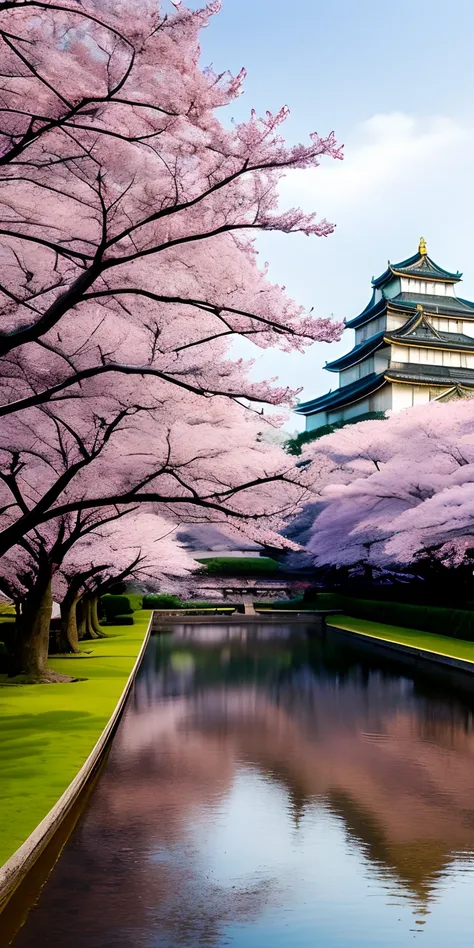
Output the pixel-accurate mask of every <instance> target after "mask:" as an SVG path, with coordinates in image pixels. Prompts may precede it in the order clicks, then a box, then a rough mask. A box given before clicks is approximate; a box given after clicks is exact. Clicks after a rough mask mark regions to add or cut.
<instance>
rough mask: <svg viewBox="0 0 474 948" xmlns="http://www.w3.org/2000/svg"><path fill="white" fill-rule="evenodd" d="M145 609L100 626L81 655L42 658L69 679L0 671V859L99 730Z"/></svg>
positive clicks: (140, 634) (50, 800) (140, 635)
mask: <svg viewBox="0 0 474 948" xmlns="http://www.w3.org/2000/svg"><path fill="white" fill-rule="evenodd" d="M150 615H151V612H150V611H149V610H147V611H142V612H136V613H135V615H134V619H135V625H133V626H123V627H121V626H115V627H114V626H108V627H107V630H106V631H107V636H109V637H108V638H106V639H98V640H97V641H96V640H94V641H93V642H87V643H83V646H82V647H83V649H84V650H86V649H87V650H88V651H90V654H89V655H86V654H84V655H83V656H82V655H81V656H70V657H69V656H64V657H63V658H55V659H52V660H51V661H50V663H49V664H50V666H51V668H53V669H54V670H55V671H58V672H62V673H63V674H65V675H74V676H77V677H78V678H85V679H87V680H86V681H78V682H74V683H72V684H51V685H15V684H8V683H7V682H8V680H7V679H6V678H5V676H0V721H1V727H0V787H1V790H0V812H1V820H0V865H3V863H4V862H6V860H7V859H8V858H9V857H10V856H11V855H12V853H14V852H15V850H16V849H18V847H19V846H20V845H21V844H22V843H23V842H24V841H25V839H26V838H27V837H28V836H29V834H30V833H31V832H32V831H33V830H34V828H35V827H36V826H37V825H38V823H40V822H41V820H42V819H43V817H44V816H46V814H47V813H48V811H49V810H50V809H51V807H52V806H53V805H54V804H55V803H56V801H57V800H58V799H59V797H60V796H61V794H62V793H63V791H64V790H65V789H66V787H68V786H69V784H70V783H71V781H72V780H73V778H74V777H75V775H76V774H77V772H78V771H79V770H80V768H81V767H82V764H83V763H84V761H85V760H86V759H87V757H88V756H89V754H90V752H91V750H92V748H93V746H94V744H95V743H96V741H97V740H98V738H99V737H100V735H101V733H102V731H103V730H104V728H105V726H106V724H107V722H108V720H109V718H110V717H111V715H112V712H113V710H114V708H115V706H116V704H117V702H118V699H119V697H120V695H121V693H122V691H123V689H124V687H125V684H126V681H127V679H128V677H129V675H130V672H131V670H132V668H133V665H134V663H135V660H136V657H137V655H138V652H139V651H140V647H141V645H142V642H143V639H144V636H145V633H146V630H147V627H148V623H149V619H150Z"/></svg>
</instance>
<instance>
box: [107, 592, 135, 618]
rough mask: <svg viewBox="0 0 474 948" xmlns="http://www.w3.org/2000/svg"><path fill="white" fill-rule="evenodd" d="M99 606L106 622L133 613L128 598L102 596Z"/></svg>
mask: <svg viewBox="0 0 474 948" xmlns="http://www.w3.org/2000/svg"><path fill="white" fill-rule="evenodd" d="M100 604H101V606H102V609H103V610H104V612H105V618H106V620H107V622H113V620H114V619H115V618H116V616H127V615H131V613H133V609H132V606H131V605H130V600H129V598H128V596H111V595H106V596H102V597H101V600H100ZM130 624H131V623H130Z"/></svg>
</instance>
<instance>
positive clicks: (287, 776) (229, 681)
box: [15, 625, 474, 948]
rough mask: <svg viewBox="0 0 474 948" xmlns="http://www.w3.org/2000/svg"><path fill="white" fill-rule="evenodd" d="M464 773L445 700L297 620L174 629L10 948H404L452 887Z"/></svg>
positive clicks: (473, 741) (464, 832)
mask: <svg viewBox="0 0 474 948" xmlns="http://www.w3.org/2000/svg"><path fill="white" fill-rule="evenodd" d="M309 631H310V630H309ZM473 764H474V731H473V716H472V705H471V704H470V702H469V700H468V699H467V698H466V699H465V700H464V699H461V698H459V697H458V696H457V695H456V693H455V692H454V691H451V692H447V691H445V692H444V693H442V691H441V689H440V686H439V685H438V684H437V685H436V686H435V687H434V686H433V685H432V684H431V683H430V681H429V680H426V681H423V680H422V679H421V678H420V677H419V676H418V677H417V678H415V679H414V678H412V677H409V675H407V673H400V672H399V671H398V670H396V669H394V667H393V666H389V665H387V664H385V665H384V663H381V662H380V661H379V660H372V661H371V660H370V659H368V658H366V657H365V656H361V655H360V654H357V653H356V652H354V651H351V650H350V649H348V648H347V647H344V646H341V644H340V643H339V642H337V641H336V640H335V639H333V638H331V637H330V636H328V637H327V638H326V637H324V636H321V635H313V636H312V635H311V634H310V635H307V630H306V629H305V628H304V627H302V626H294V627H293V628H292V627H291V626H289V625H287V626H284V625H278V626H275V627H271V626H268V625H267V626H262V627H258V626H253V627H252V626H248V627H245V626H242V627H235V626H233V627H230V626H229V627H226V626H225V625H223V626H219V627H217V626H215V625H209V626H205V625H203V626H200V627H196V626H190V627H186V626H181V627H177V628H176V630H175V632H174V633H173V635H159V636H155V637H154V638H153V639H152V640H151V642H150V645H149V648H148V650H147V653H146V656H145V659H144V663H143V665H142V668H141V670H140V674H139V678H138V680H137V683H136V686H135V688H134V691H133V695H132V697H131V699H130V701H129V704H128V708H127V712H126V715H125V717H124V719H123V721H122V724H121V726H120V729H119V731H118V733H117V736H116V738H115V741H114V745H113V748H112V752H111V755H110V758H109V761H108V764H107V767H106V769H105V770H104V772H103V775H102V777H101V779H100V781H99V784H98V787H97V789H96V791H95V793H94V795H93V798H92V802H91V804H90V806H89V808H88V810H87V813H86V814H85V816H84V818H83V819H82V821H81V823H80V824H79V827H78V829H77V830H76V831H75V833H74V834H73V836H72V838H71V840H70V842H69V843H68V845H67V847H66V849H65V851H64V853H63V855H62V857H61V859H60V861H59V863H58V864H57V867H56V869H55V871H54V873H53V874H52V877H51V878H50V880H49V881H48V883H47V885H46V886H45V889H44V891H43V895H42V897H41V899H40V901H39V905H38V907H37V908H36V909H35V910H33V911H32V912H31V914H30V916H29V919H28V922H27V924H26V926H25V927H24V929H23V930H22V931H21V933H20V934H19V935H18V936H17V939H16V940H15V946H16V948H22V946H30V945H37V944H43V941H44V942H45V943H46V941H47V943H48V945H49V948H56V946H59V945H61V946H62V945H65V944H67V945H68V946H72V948H79V946H81V948H82V946H85V945H87V946H88V948H99V946H100V948H107V946H109V945H110V946H114V948H129V946H130V948H132V946H133V948H141V946H146V948H149V946H153V948H175V946H188V945H189V946H193V948H194V946H219V948H220V946H223V945H227V944H229V945H235V946H239V948H240V946H247V945H248V946H249V948H256V946H259V948H260V946H267V945H272V946H273V945H282V946H283V945H284V946H285V948H286V946H290V945H291V946H295V948H298V946H299V945H302V946H303V945H306V944H308V945H310V944H311V945H313V944H315V943H316V942H315V941H314V939H315V938H316V937H317V936H318V937H319V936H321V937H323V936H324V938H325V941H323V942H322V943H324V944H325V945H326V944H327V945H334V946H338V948H339V946H345V945H347V946H352V945H359V944H360V945H362V944H364V945H366V944H367V945H368V944H374V945H379V944H384V945H387V946H392V945H393V946H398V945H404V944H408V943H410V944H411V943H412V941H411V939H413V932H415V935H416V930H417V928H418V932H420V933H421V931H422V925H423V923H424V922H425V920H426V921H427V922H428V923H429V921H430V919H429V916H430V912H431V911H432V910H434V908H435V906H437V905H438V904H439V905H442V903H443V898H444V892H445V889H446V885H447V884H448V883H449V884H450V885H451V886H452V887H454V888H456V886H459V885H460V884H461V881H460V880H461V876H462V878H467V879H468V880H469V875H467V876H466V873H468V871H469V864H470V861H471V853H472V851H473V850H474V802H473V801H474V796H473V784H474V766H473ZM460 866H462V872H461V869H460ZM462 873H464V875H462ZM456 892H457V889H456ZM374 895H375V896H377V907H376V910H374V908H373V904H372V903H370V901H368V900H370V899H371V898H372V896H374ZM466 905H467V906H469V900H468V902H467V903H466ZM374 911H375V915H374V914H373V912H374ZM446 911H449V910H448V909H447V910H446ZM371 913H372V914H371ZM461 916H462V913H461ZM461 916H458V917H457V918H456V921H455V922H453V920H448V919H447V920H446V927H447V930H448V931H449V930H451V931H453V925H454V929H455V932H456V931H457V936H456V937H454V936H455V932H453V940H454V941H455V943H456V945H457V948H461V946H464V945H467V944H470V940H466V941H463V939H464V938H465V937H466V938H467V928H466V925H468V917H467V913H466V918H462V917H461ZM397 922H398V924H399V928H398V930H396V932H395V934H393V926H394V924H396V923H397ZM364 925H365V926H366V930H365V931H364ZM377 926H378V927H377ZM456 926H457V928H456ZM436 931H437V932H438V933H439V938H440V940H439V942H438V941H437V940H436V937H437V936H435V934H434V930H433V932H432V934H431V935H430V938H431V940H430V941H429V946H430V948H431V946H432V945H438V944H439V945H441V944H443V937H444V936H443V932H442V924H441V923H440V920H439V918H438V919H437V923H436ZM427 932H428V926H427V928H426V932H425V934H426V933H427ZM286 933H287V934H286ZM285 938H286V939H287V940H285ZM408 939H410V942H409V941H408ZM423 943H424V944H425V945H427V944H428V942H427V941H426V939H425V940H424V942H423Z"/></svg>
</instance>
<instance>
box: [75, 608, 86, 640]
mask: <svg viewBox="0 0 474 948" xmlns="http://www.w3.org/2000/svg"><path fill="white" fill-rule="evenodd" d="M76 621H77V637H78V639H79V641H82V639H85V638H86V637H87V636H86V631H87V624H86V609H85V603H84V597H83V598H82V599H79V602H78V603H77V605H76Z"/></svg>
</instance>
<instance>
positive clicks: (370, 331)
mask: <svg viewBox="0 0 474 948" xmlns="http://www.w3.org/2000/svg"><path fill="white" fill-rule="evenodd" d="M461 277H462V274H461V273H459V272H458V273H450V272H449V271H448V270H443V269H442V267H439V266H438V265H437V264H436V263H435V262H434V261H433V260H432V259H431V257H429V256H428V252H427V248H426V243H425V241H424V239H423V238H421V240H420V243H419V247H418V253H416V254H415V255H414V256H413V257H409V258H408V260H403V261H402V262H401V263H395V264H391V263H390V262H389V264H388V267H387V269H386V270H385V271H384V273H382V275H381V276H379V277H377V279H373V280H372V298H371V300H370V302H369V304H368V305H367V306H366V307H365V309H364V310H363V311H362V313H360V314H359V316H356V317H355V318H354V319H351V320H349V321H348V322H346V326H347V328H349V329H354V330H355V346H354V348H353V349H351V351H350V352H349V353H348V354H347V355H345V356H341V358H339V359H335V360H334V362H328V363H327V364H326V369H327V370H328V372H337V373H339V387H338V388H336V389H335V390H334V391H330V392H328V393H327V395H321V396H320V397H319V398H314V399H311V400H310V401H307V402H303V403H301V404H299V405H298V406H297V408H296V411H297V413H298V414H300V415H305V417H306V430H307V431H312V430H314V429H316V428H320V427H322V426H324V425H330V424H334V423H335V422H344V421H353V420H354V419H357V418H363V417H365V416H367V415H369V414H371V413H373V412H385V411H387V410H389V409H390V410H392V411H399V410H400V409H402V408H407V407H409V406H410V405H421V404H424V403H425V402H429V401H432V400H433V399H439V400H449V399H451V398H463V397H471V396H474V303H471V302H469V300H464V299H461V298H460V297H457V296H456V293H455V288H456V284H457V283H459V282H460V280H461Z"/></svg>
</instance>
